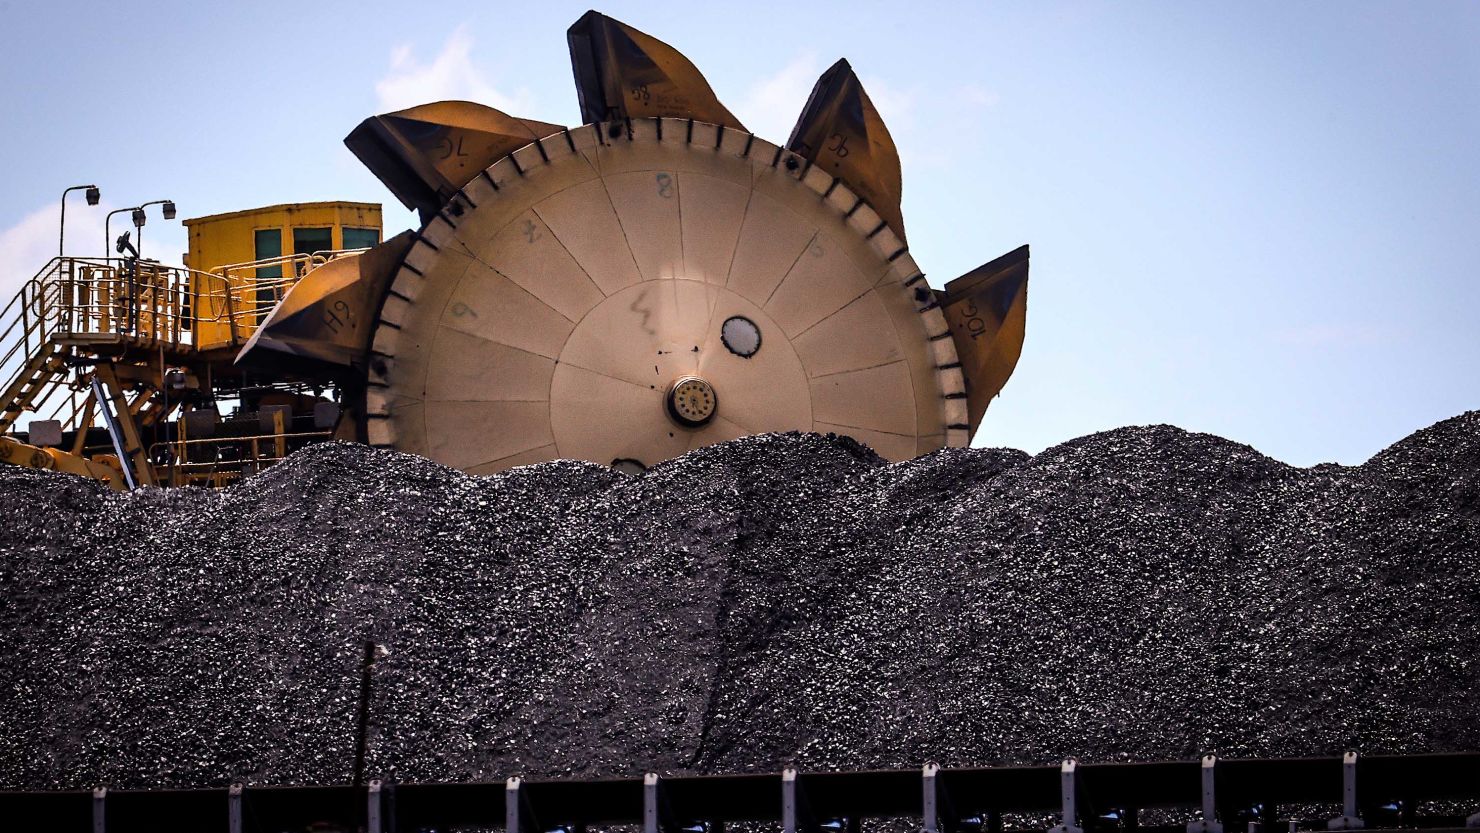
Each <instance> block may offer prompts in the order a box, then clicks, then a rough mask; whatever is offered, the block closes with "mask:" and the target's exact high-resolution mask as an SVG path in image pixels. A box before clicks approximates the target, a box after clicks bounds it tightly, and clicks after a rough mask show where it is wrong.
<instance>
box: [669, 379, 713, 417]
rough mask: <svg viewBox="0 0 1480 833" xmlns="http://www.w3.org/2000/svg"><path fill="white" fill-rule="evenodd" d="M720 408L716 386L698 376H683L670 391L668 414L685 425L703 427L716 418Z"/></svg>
mask: <svg viewBox="0 0 1480 833" xmlns="http://www.w3.org/2000/svg"><path fill="white" fill-rule="evenodd" d="M718 407H719V397H717V396H715V393H714V386H713V385H711V384H709V382H708V381H706V380H704V379H702V378H700V377H698V376H681V377H679V379H678V381H676V382H674V383H673V387H671V388H669V389H668V413H669V415H670V416H672V417H673V418H674V419H676V420H678V421H679V422H680V423H682V424H684V425H687V426H690V427H695V428H696V427H698V426H700V425H703V424H704V423H706V422H708V421H709V420H711V419H713V418H714V412H715V410H716V409H717V408H718Z"/></svg>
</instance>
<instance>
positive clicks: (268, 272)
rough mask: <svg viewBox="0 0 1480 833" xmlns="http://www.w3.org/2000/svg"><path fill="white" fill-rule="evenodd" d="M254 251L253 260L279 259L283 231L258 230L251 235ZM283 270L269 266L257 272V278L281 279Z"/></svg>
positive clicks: (272, 229)
mask: <svg viewBox="0 0 1480 833" xmlns="http://www.w3.org/2000/svg"><path fill="white" fill-rule="evenodd" d="M252 242H253V245H254V248H255V251H254V253H253V255H252V259H253V260H266V259H268V258H270V257H281V256H282V254H283V230H282V229H275V228H260V229H257V231H256V232H255V233H254V235H253V241H252ZM282 276H283V268H282V267H281V266H270V267H266V268H263V269H258V270H257V277H258V278H281V277H282Z"/></svg>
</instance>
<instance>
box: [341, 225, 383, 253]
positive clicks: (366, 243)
mask: <svg viewBox="0 0 1480 833" xmlns="http://www.w3.org/2000/svg"><path fill="white" fill-rule="evenodd" d="M379 243H380V229H373V228H350V227H348V226H345V228H344V248H346V249H368V248H370V247H371V246H375V245H378V244H379Z"/></svg>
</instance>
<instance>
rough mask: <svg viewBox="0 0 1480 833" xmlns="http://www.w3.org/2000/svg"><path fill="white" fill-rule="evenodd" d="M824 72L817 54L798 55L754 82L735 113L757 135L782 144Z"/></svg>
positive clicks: (789, 134)
mask: <svg viewBox="0 0 1480 833" xmlns="http://www.w3.org/2000/svg"><path fill="white" fill-rule="evenodd" d="M821 74H822V67H821V66H820V65H819V64H818V61H817V56H816V55H814V54H811V53H808V54H805V55H801V56H798V57H797V58H796V59H794V60H792V62H791V63H789V64H787V65H786V66H785V67H782V69H781V70H780V71H779V72H777V73H776V74H775V75H772V76H770V77H769V78H763V79H761V80H760V81H758V82H756V83H755V84H753V85H751V87H750V89H749V90H747V91H746V93H745V98H744V99H742V100H741V101H740V104H739V106H738V107H736V108H735V116H736V117H737V118H739V119H740V121H741V122H742V123H744V124H745V127H746V128H747V129H749V130H750V131H751V132H753V133H754V134H755V135H757V136H759V137H761V138H762V139H765V140H767V141H770V142H775V143H776V144H778V145H779V144H783V143H785V142H786V140H787V138H788V137H789V136H791V128H792V126H793V125H795V124H796V121H797V116H800V115H801V114H802V108H803V107H805V106H806V105H807V96H809V95H811V94H812V86H813V85H814V84H816V83H817V76H819V75H821Z"/></svg>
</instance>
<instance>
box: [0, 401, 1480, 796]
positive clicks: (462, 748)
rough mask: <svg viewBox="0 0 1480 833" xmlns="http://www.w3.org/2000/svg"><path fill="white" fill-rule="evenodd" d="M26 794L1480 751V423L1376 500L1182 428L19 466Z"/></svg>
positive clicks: (9, 592) (1384, 466) (14, 501)
mask: <svg viewBox="0 0 1480 833" xmlns="http://www.w3.org/2000/svg"><path fill="white" fill-rule="evenodd" d="M0 513H3V517H4V518H5V519H6V523H5V525H4V528H3V531H0V657H3V662H0V714H3V715H4V719H3V720H0V787H3V788H27V787H34V788H57V787H85V786H91V785H94V784H98V783H108V784H113V785H116V786H120V787H137V786H167V785H195V786H206V785H220V784H223V783H227V782H230V781H232V780H243V781H247V782H249V783H259V784H260V783H323V782H344V781H347V780H348V779H349V777H350V773H351V765H352V760H353V750H354V744H355V725H356V724H355V704H356V700H357V697H358V692H359V677H360V674H359V663H360V658H361V651H362V645H363V641H364V640H366V639H369V640H373V641H374V642H375V643H378V644H379V645H380V646H382V651H381V653H382V656H381V658H380V659H379V661H378V663H377V665H376V667H375V670H374V673H373V686H372V697H371V710H370V714H371V720H370V733H369V736H368V741H369V766H368V770H369V772H370V773H371V774H375V775H383V776H386V777H390V778H395V779H399V780H403V781H404V780H430V779H469V778H498V777H503V776H506V775H510V774H516V773H519V774H526V775H567V774H575V775H596V774H623V775H630V774H635V773H640V772H642V771H645V770H656V771H663V772H710V771H744V770H774V769H776V768H778V767H779V766H781V765H783V764H785V763H794V764H797V765H799V766H802V767H807V768H828V767H879V766H911V765H916V764H918V763H920V762H921V761H923V760H926V759H932V760H937V761H940V762H941V763H943V764H947V765H951V764H958V765H959V764H991V763H1003V762H1045V761H1053V760H1057V759H1058V758H1060V757H1062V756H1064V755H1066V754H1075V755H1078V756H1080V757H1082V758H1085V759H1089V760H1135V759H1147V758H1163V757H1190V756H1193V755H1196V754H1199V753H1202V752H1205V751H1216V752H1219V753H1221V754H1224V755H1238V756H1247V755H1298V754H1331V753H1336V752H1340V751H1342V750H1344V749H1347V748H1356V749H1360V750H1362V751H1364V752H1368V753H1380V752H1422V751H1441V750H1459V749H1476V748H1480V722H1477V721H1476V720H1475V719H1474V716H1475V715H1476V714H1480V660H1477V650H1476V645H1477V642H1480V412H1472V413H1468V414H1465V415H1463V416H1460V417H1456V418H1455V419H1452V420H1449V421H1446V422H1443V423H1440V424H1438V425H1435V426H1433V427H1431V428H1429V429H1426V430H1424V431H1421V432H1419V433H1417V434H1415V435H1413V436H1412V437H1409V438H1408V439H1406V440H1403V441H1402V442H1400V443H1398V444H1396V445H1394V446H1393V447H1392V448H1390V449H1388V450H1386V451H1384V452H1382V453H1381V454H1378V455H1377V456H1376V457H1374V458H1373V459H1372V460H1370V461H1368V462H1367V463H1366V464H1364V465H1362V466H1358V467H1341V466H1332V465H1327V466H1317V467H1315V468H1311V469H1296V468H1291V467H1289V466H1286V465H1283V464H1281V463H1279V462H1276V461H1274V460H1271V459H1269V458H1267V457H1264V456H1262V455H1260V454H1259V453H1257V452H1256V451H1254V450H1253V449H1251V448H1248V447H1246V446H1242V445H1238V444H1235V443H1232V442H1229V441H1227V440H1223V439H1220V438H1217V437H1213V436H1208V435H1201V434H1190V433H1187V432H1184V431H1181V430H1179V429H1176V428H1172V427H1168V426H1155V427H1142V428H1125V429H1120V430H1116V431H1110V432H1107V433H1103V434H1096V435H1093V436H1089V437H1084V438H1081V439H1078V440H1075V441H1072V442H1069V443H1066V444H1064V445H1061V446H1058V447H1055V448H1052V449H1049V450H1047V451H1045V452H1043V453H1042V454H1039V455H1037V456H1035V457H1029V456H1028V455H1025V454H1023V453H1021V452H1017V451H1010V450H996V449H983V450H947V451H942V452H939V453H937V454H933V455H930V456H928V457H924V458H921V459H918V460H914V461H910V462H906V463H899V464H893V465H890V464H886V463H884V462H883V461H881V460H880V459H879V458H877V457H876V456H874V455H873V453H872V452H870V451H869V450H868V449H866V448H864V447H862V446H860V445H858V444H857V443H855V442H853V441H852V440H848V439H844V438H837V437H830V436H817V435H796V434H788V435H766V436H760V437H752V438H748V439H743V440H739V441H735V442H731V443H727V444H724V445H720V446H715V447H711V448H706V449H703V450H700V451H697V452H693V453H691V454H689V455H686V456H685V457H682V458H679V459H677V460H673V461H670V462H668V463H665V464H663V465H661V466H658V467H657V468H655V469H653V470H652V471H651V472H648V473H647V474H645V475H641V476H630V475H623V474H619V473H615V472H613V471H611V470H609V469H606V468H603V467H599V466H593V465H587V464H582V463H572V462H556V463H547V464H541V465H537V466H530V467H526V468H521V469H516V470H513V471H510V472H507V473H504V474H501V475H498V476H494V477H469V476H465V475H463V474H460V473H457V472H454V471H451V470H448V469H446V468H443V467H441V466H438V465H436V464H433V463H431V462H428V461H426V460H424V459H421V458H417V457H412V456H408V455H401V454H394V453H388V452H383V451H376V450H372V449H368V448H364V447H360V446H354V445H348V444H340V443H332V444H326V445H321V446H316V447H314V448H311V449H308V450H306V451H303V452H300V453H298V454H296V455H294V456H293V457H292V458H291V459H290V460H288V461H287V462H285V463H283V464H281V465H280V466H278V467H276V468H274V469H271V470H269V471H267V472H265V473H264V474H262V475H259V476H258V477H256V478H254V479H252V480H249V481H247V482H245V483H243V484H240V485H238V486H236V487H234V488H232V489H230V490H227V491H225V492H222V493H208V492H204V491H198V490H174V491H167V490H165V491H162V490H153V489H148V490H143V491H140V492H136V493H133V494H129V495H113V494H108V493H105V492H103V491H101V490H99V489H98V488H96V487H94V486H93V485H92V484H89V483H86V482H83V481H79V480H76V479H73V478H70V477H67V476H64V475H56V474H50V473H38V472H31V471H27V470H22V469H18V468H12V467H0Z"/></svg>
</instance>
